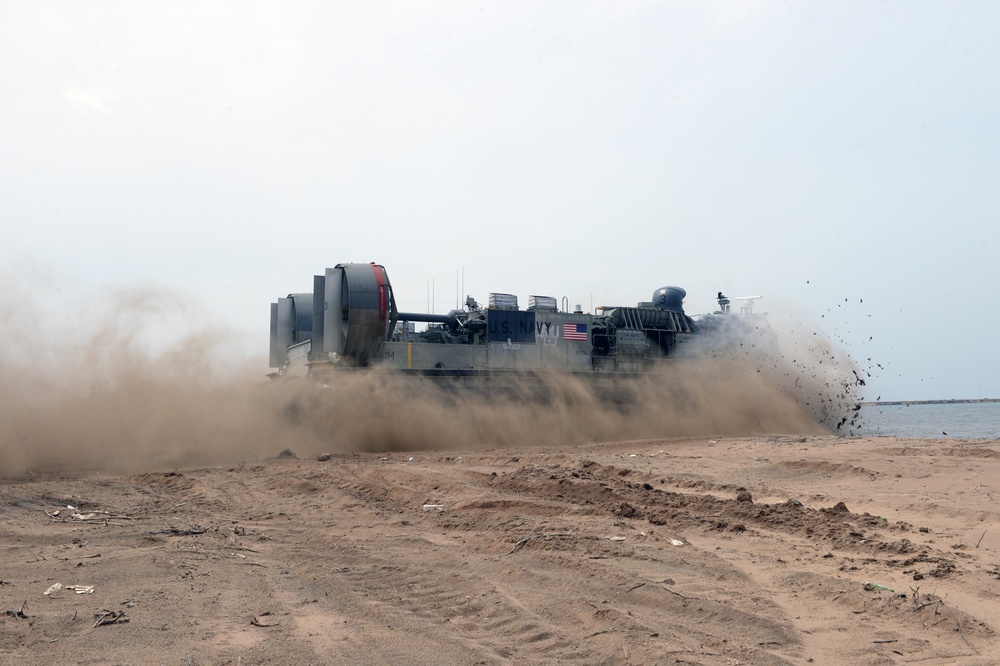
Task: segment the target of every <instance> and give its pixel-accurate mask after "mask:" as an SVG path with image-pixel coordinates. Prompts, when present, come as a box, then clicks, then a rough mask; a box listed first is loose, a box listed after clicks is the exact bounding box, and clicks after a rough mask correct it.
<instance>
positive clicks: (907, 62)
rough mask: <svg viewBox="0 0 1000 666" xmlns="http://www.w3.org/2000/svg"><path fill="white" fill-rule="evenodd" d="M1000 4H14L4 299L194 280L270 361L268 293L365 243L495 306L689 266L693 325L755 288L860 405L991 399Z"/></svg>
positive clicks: (641, 282)
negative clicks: (507, 296) (856, 378)
mask: <svg viewBox="0 0 1000 666" xmlns="http://www.w3.org/2000/svg"><path fill="white" fill-rule="evenodd" d="M997 26H1000V3H995V2H987V1H983V0H967V1H965V2H946V1H937V2H916V1H906V2H902V1H899V2H879V3H876V2H801V3H798V2H769V1H766V0H759V1H747V2H736V1H722V0H720V1H712V0H707V1H702V0H697V1H696V0H692V1H690V2H679V1H678V2H644V1H636V2H629V1H616V2H541V3H539V2H510V1H507V2H499V3H490V2H464V1H463V2H430V3H414V2H349V3H337V2H284V1H282V2H242V1H241V2H212V3H202V2H171V3H151V2H95V3H80V2H6V3H3V5H2V6H0V89H2V90H3V98H4V101H3V103H2V104H0V124H2V127H3V128H4V130H3V131H2V132H0V230H2V237H0V240H2V242H0V264H2V265H3V270H2V272H3V277H4V278H5V281H6V283H7V288H6V289H5V291H6V292H7V293H6V294H4V295H3V296H0V298H3V299H4V301H5V305H6V306H9V305H10V303H11V302H12V299H24V298H26V297H27V298H38V299H45V300H46V301H48V302H49V303H50V304H55V303H58V302H60V299H62V300H64V301H66V302H71V301H74V300H75V301H77V304H76V305H74V306H72V307H79V305H78V302H79V301H80V300H86V299H89V298H98V296H96V295H95V294H100V293H104V292H106V291H107V290H109V289H116V288H119V287H121V286H123V285H131V284H143V285H157V286H161V287H168V288H173V289H176V290H179V291H180V292H181V293H182V294H184V295H185V296H186V297H189V298H190V299H192V300H193V301H197V302H199V303H201V304H202V307H203V309H204V310H205V311H206V312H208V313H210V315H211V316H210V318H211V323H212V324H213V325H219V324H220V323H221V324H224V325H227V326H230V327H232V328H233V329H234V330H235V331H236V332H237V333H238V334H240V335H242V336H244V337H243V338H242V340H243V342H242V344H244V345H245V348H246V349H248V350H251V351H252V352H253V353H255V354H260V356H261V359H262V365H266V361H265V360H263V359H265V357H266V344H267V340H266V337H267V327H268V304H269V303H270V301H272V300H274V299H275V298H276V297H278V296H281V295H284V294H285V293H288V292H292V291H309V290H310V289H311V276H312V275H313V274H314V273H317V272H321V271H322V269H323V268H324V267H326V266H332V265H334V264H336V263H340V262H344V261H375V262H377V263H381V264H383V265H385V266H386V269H387V270H388V272H389V276H390V278H391V279H392V282H393V285H394V287H395V290H396V295H397V299H399V300H400V301H401V307H402V308H403V309H409V310H414V309H419V310H422V309H425V308H426V304H427V286H428V284H429V283H431V282H433V284H434V292H435V296H436V300H437V303H436V309H437V310H438V311H447V310H448V309H450V308H451V307H453V305H454V302H455V280H456V271H460V270H463V269H464V275H465V287H466V289H465V291H466V292H468V293H470V294H472V295H473V296H475V297H477V298H479V299H480V300H485V299H486V297H487V295H488V293H489V292H490V291H503V292H512V293H515V294H519V295H521V296H522V298H523V299H525V300H526V299H527V296H528V295H529V294H549V295H554V296H556V297H560V298H561V297H562V296H566V297H568V299H569V300H570V302H572V303H582V304H584V305H585V306H587V307H589V305H590V304H591V303H594V304H597V305H599V304H610V303H626V304H632V303H635V302H637V301H640V300H646V299H648V298H649V297H650V295H651V294H652V292H653V291H654V290H655V289H656V288H658V287H661V286H663V285H667V284H677V285H680V286H683V287H684V288H685V289H687V291H688V299H687V303H686V307H687V310H688V312H689V313H692V314H693V313H699V312H705V311H708V310H710V309H711V308H712V307H713V306H714V301H713V297H714V295H715V293H716V292H717V291H719V290H722V291H725V292H726V293H727V294H729V295H731V296H739V295H745V294H762V295H763V296H764V300H762V301H760V303H759V305H760V308H761V309H765V310H769V311H771V312H772V313H774V316H778V317H781V318H782V320H783V321H787V320H788V318H789V317H791V320H792V321H795V322H801V326H802V328H803V329H804V330H819V331H823V332H824V333H825V334H827V335H828V336H830V337H831V338H833V339H834V340H835V341H836V342H838V343H842V344H844V345H846V347H847V349H848V351H849V352H850V353H851V354H852V355H853V356H854V357H855V358H856V359H858V361H859V363H860V364H861V365H862V367H863V368H868V367H871V368H872V370H873V374H874V375H875V376H874V377H873V379H872V381H871V383H870V386H869V390H868V391H867V393H866V397H868V398H870V399H874V398H875V397H877V396H881V397H882V398H883V399H921V398H950V397H973V398H975V397H1000V376H998V373H997V369H998V368H1000V351H998V349H997V346H996V345H995V343H994V339H995V334H994V331H996V330H997V328H998V323H1000V315H998V314H997V309H996V306H995V305H994V303H993V297H994V292H995V291H996V289H995V287H996V285H997V282H998V280H997V278H996V277H995V272H994V269H993V268H992V266H993V257H994V256H995V255H996V254H997V251H998V250H1000V231H998V229H1000V212H998V211H1000V205H998V204H1000V188H998V187H997V185H996V181H997V178H998V175H1000V131H998V129H997V123H998V120H997V119H998V118H1000V108H998V102H1000V75H998V71H1000V40H997V39H996V28H997ZM42 274H51V275H53V276H55V277H54V278H53V283H52V284H46V283H45V281H44V280H42V281H39V282H37V283H36V282H34V281H33V280H25V279H24V278H25V276H28V277H31V276H36V275H42ZM26 285H27V286H26ZM32 285H37V289H38V293H37V294H35V295H29V296H26V295H25V290H26V289H29V290H33V289H34V288H33V287H32ZM845 299H846V301H845ZM869 338H871V340H869ZM868 358H871V362H870V363H869V362H868V360H867V359H868ZM875 363H878V364H880V365H881V366H882V368H883V369H879V368H878V367H876V366H875ZM265 371H266V368H262V372H265Z"/></svg>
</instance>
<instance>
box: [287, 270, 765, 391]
mask: <svg viewBox="0 0 1000 666" xmlns="http://www.w3.org/2000/svg"><path fill="white" fill-rule="evenodd" d="M685 296H686V292H685V291H684V289H681V288H680V287H662V288H660V289H657V290H656V291H654V292H653V297H652V300H651V301H649V302H644V303H639V304H637V305H635V306H614V307H601V308H597V309H596V311H595V312H594V313H587V312H583V311H582V309H581V308H580V306H577V307H576V308H574V309H573V310H572V311H570V310H569V309H568V308H567V307H565V299H564V307H563V308H560V307H559V304H558V303H557V301H556V299H555V298H553V297H548V296H530V297H529V299H528V307H527V309H521V308H520V307H519V306H518V300H517V297H516V296H514V295H511V294H502V293H492V294H490V296H489V300H488V302H487V305H486V306H485V307H483V306H482V305H480V304H479V303H477V302H476V301H475V300H474V299H472V298H468V299H467V300H466V303H465V309H463V310H452V311H451V312H449V313H448V314H446V315H439V314H421V313H414V312H400V311H399V310H398V309H397V307H396V300H395V298H394V296H393V289H392V286H391V284H390V282H389V277H388V274H387V273H386V270H385V268H383V267H382V266H380V265H377V264H355V263H348V264H338V265H337V266H335V267H334V268H327V269H326V271H325V273H324V274H323V275H316V276H314V278H313V291H312V292H311V293H295V294H289V295H288V296H287V297H285V298H279V299H278V300H277V302H274V303H272V304H271V347H270V366H271V367H272V368H274V369H275V370H276V372H274V373H272V377H280V376H287V375H310V376H313V377H320V378H326V377H328V376H329V375H330V374H331V373H334V372H336V371H338V370H347V369H358V368H374V367H383V368H386V369H389V370H392V371H396V372H398V373H403V374H415V375H423V376H430V377H440V378H450V379H451V380H452V382H458V383H463V384H464V383H478V382H479V381H480V380H487V382H488V381H489V380H496V379H498V378H502V377H518V376H531V375H536V376H537V375H542V374H548V373H568V374H572V375H574V376H579V377H595V378H597V377H623V376H630V375H635V374H638V373H645V372H647V371H650V370H654V369H656V368H657V367H662V366H663V365H664V363H665V362H667V361H669V360H670V359H673V358H674V357H676V356H678V355H679V354H681V353H682V352H683V350H684V348H685V347H687V346H689V343H690V341H691V340H694V339H697V338H702V337H706V336H707V337H715V336H721V334H722V333H723V332H725V331H730V332H733V331H747V330H750V331H752V330H754V329H759V328H760V327H759V326H757V325H755V324H753V323H752V322H756V321H757V320H759V319H760V318H761V315H754V314H753V313H752V311H751V308H750V307H744V308H743V311H744V312H743V315H744V316H742V317H741V316H739V315H735V314H734V315H731V314H730V313H729V302H730V301H729V299H727V298H726V297H725V296H723V295H722V293H721V292H720V293H719V294H718V301H719V310H718V311H717V312H715V313H713V314H711V315H706V316H704V317H701V318H699V319H698V320H695V319H693V318H692V317H690V316H688V315H687V314H685V312H684V308H683V300H684V297H685ZM750 303H751V305H752V301H750ZM737 319H742V321H741V322H737V321H736V320H737ZM761 321H762V320H761ZM748 322H750V323H748ZM416 324H421V325H426V327H424V328H423V330H420V331H417V330H416V328H417V327H416ZM690 346H692V347H694V346H697V345H690Z"/></svg>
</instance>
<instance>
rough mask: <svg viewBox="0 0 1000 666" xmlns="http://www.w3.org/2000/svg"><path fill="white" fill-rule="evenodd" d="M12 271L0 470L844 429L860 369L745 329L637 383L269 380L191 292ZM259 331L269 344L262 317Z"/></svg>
mask: <svg viewBox="0 0 1000 666" xmlns="http://www.w3.org/2000/svg"><path fill="white" fill-rule="evenodd" d="M14 286H15V288H14V289H8V290H7V295H6V296H4V297H3V298H4V302H2V303H0V314H2V315H3V319H2V321H3V324H2V329H0V336H2V337H0V339H2V340H3V346H2V349H0V475H3V476H12V475H20V474H25V473H29V472H40V471H55V470H97V471H108V472H132V471H149V470H158V469H172V468H185V467H202V466H211V465H231V464H238V463H240V462H244V461H253V460H260V459H262V458H264V457H269V456H274V455H276V454H277V453H278V452H279V451H282V450H283V449H286V448H287V449H291V450H292V451H294V452H295V453H296V454H298V455H300V456H305V455H315V454H318V453H322V452H328V453H346V452H352V451H392V450H395V451H403V450H418V449H457V448H466V449H468V448H478V447H486V446H504V445H518V446H523V445H555V444H565V445H572V444H582V443H591V442H597V441H608V440H622V439H637V438H659V437H674V436H706V437H710V436H722V435H742V434H779V433H780V434H816V433H824V432H831V431H833V430H834V429H835V427H836V425H837V421H838V420H839V419H840V418H842V415H843V414H845V413H847V412H848V411H849V409H850V404H851V401H852V397H851V396H850V395H849V393H850V391H849V390H848V389H845V388H844V387H845V386H848V385H849V384H850V382H849V381H848V378H849V377H850V368H849V367H848V366H845V365H843V364H838V363H835V362H833V361H831V360H830V358H829V357H830V356H831V355H832V352H831V350H830V349H829V347H828V346H824V344H823V343H819V342H815V341H814V342H811V343H810V344H809V345H804V346H800V347H794V345H793V349H792V351H791V352H789V351H778V348H777V347H775V345H774V344H773V343H774V341H773V340H771V341H769V342H768V344H767V345H765V344H764V340H763V339H762V340H760V341H758V342H759V343H760V344H759V348H758V344H756V343H755V342H748V340H749V338H747V337H745V336H740V337H739V338H738V339H736V338H734V340H733V341H732V343H725V344H718V345H716V346H715V347H713V348H710V349H708V348H703V349H695V348H694V347H692V348H691V349H690V350H689V351H691V352H692V353H689V354H685V355H684V357H681V358H678V359H676V360H673V361H669V362H666V363H664V365H663V367H662V368H658V369H656V370H654V371H653V372H651V373H649V374H648V375H647V376H643V377H639V378H635V379H632V380H629V381H621V380H619V381H596V382H595V381H592V380H580V379H574V378H572V377H566V376H537V377H533V378H531V379H530V380H526V381H523V382H518V383H514V382H511V381H505V382H504V383H503V385H502V386H500V387H495V386H494V387H492V388H491V389H489V390H484V389H481V388H468V387H462V386H446V387H445V388H442V387H441V386H438V385H435V384H433V383H431V382H430V381H428V380H424V379H412V378H402V377H399V376H395V375H391V374H389V373H386V372H378V371H374V372H364V373H360V372H342V373H340V374H337V375H335V376H334V377H333V378H331V379H330V380H328V381H326V382H325V383H318V382H315V381H312V380H307V379H293V378H290V379H282V380H280V381H274V382H272V381H269V380H268V379H266V377H265V375H264V373H265V372H266V371H267V368H266V361H265V360H264V358H263V357H262V356H261V357H257V356H253V357H250V358H248V357H246V356H242V357H241V356H240V355H239V354H238V353H235V352H234V349H235V348H237V347H238V345H234V340H238V339H240V336H239V335H237V334H236V333H234V332H232V331H228V330H226V329H225V328H224V327H218V326H211V325H206V324H205V323H204V322H206V321H208V320H210V318H208V317H206V313H205V312H204V310H202V309H201V308H200V307H199V306H198V305H196V304H192V303H193V299H192V298H190V297H187V296H185V295H182V294H178V293H176V292H173V291H170V290H166V289H162V288H158V287H139V288H133V289H128V290H118V291H113V292H109V293H107V294H103V295H101V297H100V298H88V299H86V300H85V302H86V305H85V306H84V305H80V306H79V307H76V308H73V307H70V308H69V311H66V309H65V308H63V309H60V310H46V309H45V308H44V306H43V305H39V304H38V303H36V302H33V301H32V300H31V299H29V298H27V297H25V294H26V293H27V292H25V291H24V290H22V289H18V288H16V287H17V285H14ZM22 286H23V285H22ZM36 286H37V285H36ZM81 302H84V301H81ZM261 330H262V333H261V335H260V336H258V337H259V338H260V340H261V343H260V347H261V348H262V349H263V348H265V347H266V321H264V319H263V318H262V327H261ZM741 341H742V346H741ZM844 358H846V355H844Z"/></svg>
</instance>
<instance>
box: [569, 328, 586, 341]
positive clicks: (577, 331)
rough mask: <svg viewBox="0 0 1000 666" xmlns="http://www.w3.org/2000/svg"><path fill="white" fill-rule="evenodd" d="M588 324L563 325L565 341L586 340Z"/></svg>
mask: <svg viewBox="0 0 1000 666" xmlns="http://www.w3.org/2000/svg"><path fill="white" fill-rule="evenodd" d="M586 339H587V325H586V324H563V340H584V341H585V340H586Z"/></svg>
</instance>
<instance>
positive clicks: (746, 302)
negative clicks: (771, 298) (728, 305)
mask: <svg viewBox="0 0 1000 666" xmlns="http://www.w3.org/2000/svg"><path fill="white" fill-rule="evenodd" d="M760 298H763V297H762V296H737V297H736V298H734V299H733V300H735V301H743V305H742V306H740V314H745V315H749V314H753V302H754V301H756V300H758V299H760Z"/></svg>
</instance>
